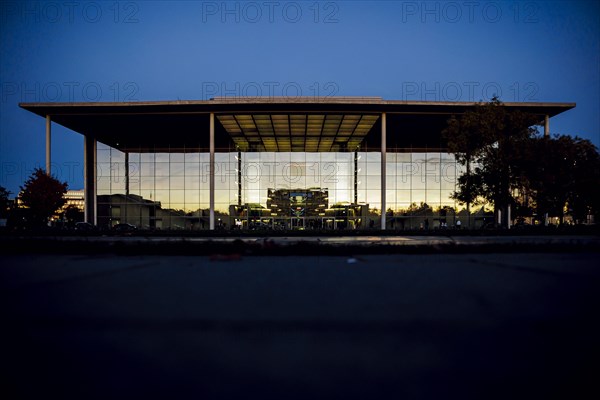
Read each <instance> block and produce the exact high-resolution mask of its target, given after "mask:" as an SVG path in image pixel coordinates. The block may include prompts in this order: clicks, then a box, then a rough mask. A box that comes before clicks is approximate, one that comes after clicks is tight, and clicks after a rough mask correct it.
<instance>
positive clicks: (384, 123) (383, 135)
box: [381, 113, 387, 230]
mask: <svg viewBox="0 0 600 400" xmlns="http://www.w3.org/2000/svg"><path fill="white" fill-rule="evenodd" d="M386 119H387V118H386V114H385V113H382V114H381V230H385V225H386V220H385V217H386V215H385V210H386V205H385V191H386V187H385V184H386V179H385V178H386V168H385V166H386V153H387V146H386V144H387V139H386V138H387V132H386V128H387V121H386Z"/></svg>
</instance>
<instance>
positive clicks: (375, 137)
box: [20, 97, 575, 230]
mask: <svg viewBox="0 0 600 400" xmlns="http://www.w3.org/2000/svg"><path fill="white" fill-rule="evenodd" d="M475 104H476V103H471V102H450V103H449V102H407V101H386V100H383V99H381V98H373V97H369V98H365V97H356V98H335V97H333V98H332V97H329V98H291V99H290V98H215V99H211V100H208V101H172V102H135V103H24V104H21V105H20V106H21V107H22V108H25V109H27V110H29V111H31V112H34V113H36V114H38V115H40V116H43V117H45V118H46V145H47V146H46V150H47V152H46V161H47V163H46V168H47V170H48V171H49V172H51V171H50V161H51V158H50V154H51V126H52V122H55V123H58V124H61V125H63V126H65V127H67V128H69V129H71V130H73V131H75V132H78V133H81V134H82V135H84V156H85V157H84V158H85V162H84V164H85V214H86V220H87V221H88V222H91V223H94V224H97V225H99V226H101V227H106V228H109V227H112V226H114V225H116V224H118V223H129V224H133V225H136V226H137V227H138V228H141V229H170V230H173V229H178V230H204V229H227V230H230V229H242V230H245V229H277V230H294V229H306V230H309V229H319V230H322V229H394V230H403V229H428V228H443V227H445V226H452V225H453V224H454V223H455V222H456V220H457V219H459V218H465V220H466V219H468V220H469V223H471V220H472V221H473V222H472V223H473V224H477V223H479V224H481V223H483V222H484V214H482V213H483V212H484V210H472V211H475V214H476V215H475V216H466V214H465V213H466V211H465V210H464V209H463V208H462V207H461V206H460V205H459V204H457V203H456V202H455V201H454V200H452V199H451V194H452V192H453V191H454V190H455V186H456V180H457V176H459V175H460V173H461V170H460V168H461V166H460V165H457V163H456V162H455V158H454V156H453V155H452V154H449V153H448V152H447V151H446V149H445V148H446V145H445V143H444V141H443V138H442V137H441V131H442V130H443V129H444V128H445V126H446V122H447V120H448V119H449V118H450V117H451V116H452V115H455V116H460V114H462V113H464V112H465V111H466V110H469V109H471V108H473V107H474V106H475ZM505 105H506V106H507V107H511V108H515V109H520V110H522V111H526V112H529V113H532V114H535V115H539V117H540V124H543V125H544V131H545V134H549V118H550V117H552V116H554V115H556V114H559V113H561V112H563V111H566V110H568V109H570V108H573V107H574V106H575V104H572V103H505Z"/></svg>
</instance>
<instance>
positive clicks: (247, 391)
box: [0, 251, 600, 400]
mask: <svg viewBox="0 0 600 400" xmlns="http://www.w3.org/2000/svg"><path fill="white" fill-rule="evenodd" d="M597 264H598V253H597V252H594V251H579V252H558V253H546V254H544V253H537V252H529V253H523V252H517V253H510V254H497V253H479V254H475V253H467V254H392V255H369V254H366V255H360V256H355V257H352V255H345V256H341V255H338V256H336V255H332V256H305V257H299V256H288V257H284V256H257V255H254V256H248V255H244V254H242V255H241V256H240V257H239V258H238V257H237V256H235V257H228V256H222V257H210V256H208V255H206V256H204V255H201V256H191V255H186V256H175V255H171V256H166V255H153V256H151V255H115V254H111V253H106V254H97V255H94V256H88V255H83V254H78V255H64V254H54V255H45V254H36V255H28V254H24V252H13V254H4V255H2V256H0V265H1V267H0V278H1V280H0V290H1V293H2V294H1V296H2V298H1V299H0V300H1V307H2V324H1V325H2V328H1V330H2V355H1V357H0V363H1V368H2V371H0V372H1V377H2V378H1V379H2V380H3V382H2V384H1V390H2V392H3V393H0V397H2V398H4V399H20V398H30V399H44V398H53V399H54V398H56V399H65V398H76V399H92V398H100V399H109V398H127V399H133V398H169V399H170V398H173V399H186V398H190V399H313V398H326V399H333V398H341V399H436V400H438V399H439V400H442V399H554V398H562V399H586V398H589V399H596V398H600V397H598V393H599V392H598V371H599V370H600V366H599V363H600V361H599V360H600V358H599V356H600V351H599V348H600V347H599V344H600V336H599V334H600V329H599V326H598V316H599V312H600V308H599V307H600V269H599V268H598V266H597ZM9 393H10V395H8V394H9Z"/></svg>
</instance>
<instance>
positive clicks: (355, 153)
mask: <svg viewBox="0 0 600 400" xmlns="http://www.w3.org/2000/svg"><path fill="white" fill-rule="evenodd" d="M354 204H358V151H355V152H354Z"/></svg>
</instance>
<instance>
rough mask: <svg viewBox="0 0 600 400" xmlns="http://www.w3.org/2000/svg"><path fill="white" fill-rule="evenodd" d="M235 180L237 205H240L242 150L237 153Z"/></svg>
mask: <svg viewBox="0 0 600 400" xmlns="http://www.w3.org/2000/svg"><path fill="white" fill-rule="evenodd" d="M237 182H238V194H237V198H238V201H237V203H238V206H241V205H242V152H241V151H239V150H238V153H237Z"/></svg>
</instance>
